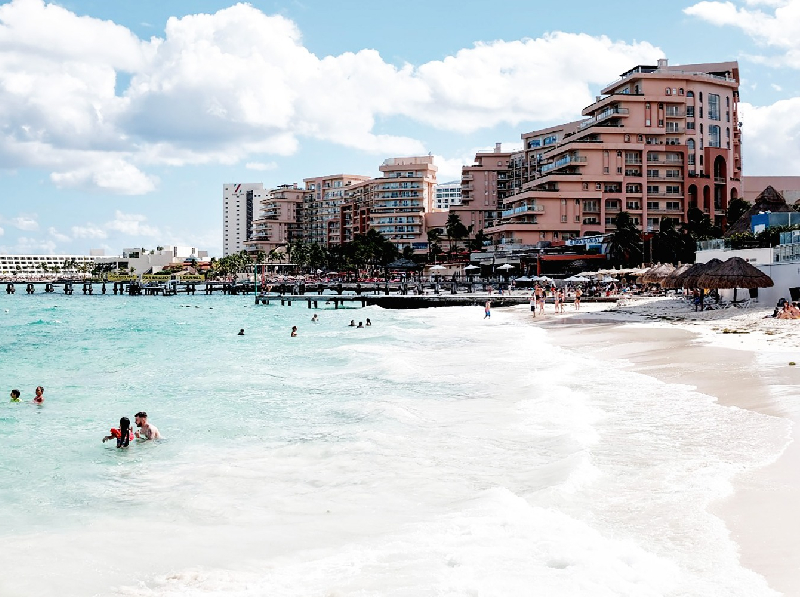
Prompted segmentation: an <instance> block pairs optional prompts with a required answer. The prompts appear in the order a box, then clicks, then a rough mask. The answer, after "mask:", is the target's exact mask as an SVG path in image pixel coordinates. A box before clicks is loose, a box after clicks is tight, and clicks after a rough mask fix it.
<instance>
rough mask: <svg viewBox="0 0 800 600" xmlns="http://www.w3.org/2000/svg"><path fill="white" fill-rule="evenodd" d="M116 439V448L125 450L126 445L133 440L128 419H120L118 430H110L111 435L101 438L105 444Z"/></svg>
mask: <svg viewBox="0 0 800 600" xmlns="http://www.w3.org/2000/svg"><path fill="white" fill-rule="evenodd" d="M112 439H116V440H117V448H127V447H128V444H129V443H130V442H131V440H132V439H133V429H131V420H130V419H129V418H128V417H122V418H121V419H120V420H119V429H114V428H112V429H111V435H107V436H105V437H104V438H103V443H104V444H105V443H106V442H107V441H108V440H112Z"/></svg>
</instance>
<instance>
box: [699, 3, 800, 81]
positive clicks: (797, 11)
mask: <svg viewBox="0 0 800 600" xmlns="http://www.w3.org/2000/svg"><path fill="white" fill-rule="evenodd" d="M747 5H748V6H753V7H758V6H765V7H767V8H771V9H773V12H772V13H770V12H769V11H767V12H765V11H764V10H761V9H759V8H754V9H750V8H744V7H738V6H737V5H736V4H734V3H733V2H717V1H704V2H698V3H697V4H694V5H692V6H689V7H687V8H685V9H684V12H685V13H686V14H688V15H692V16H695V17H698V18H700V19H703V20H704V21H707V22H709V23H712V24H714V25H718V26H731V27H737V28H739V29H741V30H742V31H743V32H744V33H746V34H747V35H748V36H750V37H751V38H752V39H753V40H754V41H755V42H757V43H758V44H760V45H762V46H764V47H770V48H774V49H776V50H778V51H779V52H780V53H781V54H779V55H778V56H771V57H769V59H765V58H763V57H761V60H762V61H766V60H769V63H770V64H772V65H775V66H779V65H783V66H788V67H792V68H795V69H800V1H798V0H787V1H785V2H777V1H769V0H761V1H758V0H756V1H749V2H747ZM755 58H758V57H755Z"/></svg>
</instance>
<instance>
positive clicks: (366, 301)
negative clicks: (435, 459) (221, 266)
mask: <svg viewBox="0 0 800 600" xmlns="http://www.w3.org/2000/svg"><path fill="white" fill-rule="evenodd" d="M494 285H496V284H492V283H488V282H486V283H465V282H446V283H445V284H437V283H424V284H423V283H417V282H399V283H398V282H393V283H386V282H382V283H335V284H333V283H316V282H315V283H304V282H299V283H297V282H294V283H278V284H272V285H268V286H267V289H268V290H269V291H267V292H263V291H262V289H263V286H261V285H255V284H254V283H253V282H244V283H242V282H239V283H233V282H220V281H206V282H197V281H186V282H181V281H177V280H171V281H166V282H138V281H126V282H122V281H116V282H109V281H106V282H103V281H60V282H45V281H36V282H30V281H27V282H26V281H3V282H0V293H2V292H3V291H4V292H5V293H6V294H7V295H15V294H22V295H32V294H42V293H44V294H55V295H65V296H72V295H85V296H93V295H114V296H126V295H127V296H162V297H170V296H178V295H190V296H193V295H196V294H201V295H212V294H214V293H221V294H223V295H230V296H234V295H245V294H246V295H250V294H252V295H254V296H255V303H256V305H262V306H269V305H273V306H275V305H279V306H292V305H293V304H299V305H301V306H306V307H307V308H308V309H315V310H319V309H324V308H333V309H339V308H362V307H366V306H380V307H381V308H388V309H412V308H432V307H437V306H483V305H484V304H485V303H486V302H487V301H488V302H491V303H492V306H493V307H495V308H497V307H503V306H515V305H519V304H527V303H528V302H529V301H530V293H529V292H528V291H527V290H525V291H523V290H516V291H515V292H514V293H512V294H499V293H490V292H489V291H488V288H493V286H494ZM618 299H619V297H618V296H594V297H589V296H587V295H584V296H582V297H581V302H582V303H587V302H588V303H592V302H616V301H617V300H618ZM571 302H572V300H571V299H568V300H567V301H566V302H565V303H566V304H569V303H571ZM547 303H548V304H552V303H553V299H552V298H548V299H547Z"/></svg>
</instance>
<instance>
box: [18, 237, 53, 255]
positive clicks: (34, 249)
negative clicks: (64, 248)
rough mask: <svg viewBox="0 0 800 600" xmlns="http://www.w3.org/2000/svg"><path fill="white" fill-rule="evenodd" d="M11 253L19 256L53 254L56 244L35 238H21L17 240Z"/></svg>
mask: <svg viewBox="0 0 800 600" xmlns="http://www.w3.org/2000/svg"><path fill="white" fill-rule="evenodd" d="M13 251H14V252H15V253H19V254H34V253H40V254H55V251H56V243H55V242H54V241H53V240H47V241H44V242H43V241H42V240H39V239H37V238H29V237H21V238H18V239H17V243H16V245H15V246H13Z"/></svg>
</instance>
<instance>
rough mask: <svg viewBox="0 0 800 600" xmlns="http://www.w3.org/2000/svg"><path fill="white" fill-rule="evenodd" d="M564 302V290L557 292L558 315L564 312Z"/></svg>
mask: <svg viewBox="0 0 800 600" xmlns="http://www.w3.org/2000/svg"><path fill="white" fill-rule="evenodd" d="M564 300H566V298H565V294H564V290H559V291H558V312H560V313H563V312H564Z"/></svg>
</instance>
